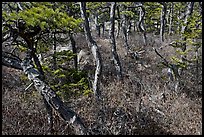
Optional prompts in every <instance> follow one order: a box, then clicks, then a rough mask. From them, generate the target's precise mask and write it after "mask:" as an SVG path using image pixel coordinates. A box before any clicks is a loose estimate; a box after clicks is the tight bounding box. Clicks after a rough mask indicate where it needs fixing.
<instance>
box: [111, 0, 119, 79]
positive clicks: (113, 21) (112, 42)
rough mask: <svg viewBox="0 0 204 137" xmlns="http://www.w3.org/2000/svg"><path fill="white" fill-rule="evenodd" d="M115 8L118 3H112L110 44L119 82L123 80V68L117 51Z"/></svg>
mask: <svg viewBox="0 0 204 137" xmlns="http://www.w3.org/2000/svg"><path fill="white" fill-rule="evenodd" d="M115 8H116V2H111V10H110V25H111V26H110V32H109V35H110V40H111V41H110V43H111V45H112V47H111V51H112V55H113V61H114V64H115V69H116V72H117V77H118V79H119V80H122V67H121V63H120V60H119V56H118V53H117V51H116V42H115V34H114V30H115Z"/></svg>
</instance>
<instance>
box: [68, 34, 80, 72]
mask: <svg viewBox="0 0 204 137" xmlns="http://www.w3.org/2000/svg"><path fill="white" fill-rule="evenodd" d="M69 37H70V41H71V45H72V52H73V53H74V54H75V55H74V67H75V70H77V64H78V63H77V49H76V42H75V40H74V38H73V34H72V33H71V32H70V33H69Z"/></svg>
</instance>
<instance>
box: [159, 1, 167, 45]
mask: <svg viewBox="0 0 204 137" xmlns="http://www.w3.org/2000/svg"><path fill="white" fill-rule="evenodd" d="M161 4H162V11H161V18H160V41H161V42H163V41H164V29H165V24H166V13H167V5H166V3H165V2H161Z"/></svg>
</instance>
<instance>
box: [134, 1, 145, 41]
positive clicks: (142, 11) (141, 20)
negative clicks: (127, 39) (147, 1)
mask: <svg viewBox="0 0 204 137" xmlns="http://www.w3.org/2000/svg"><path fill="white" fill-rule="evenodd" d="M136 6H137V7H140V16H139V26H138V28H139V30H140V32H142V33H143V42H144V45H147V36H146V29H145V26H144V17H145V8H144V6H143V4H142V3H140V5H136Z"/></svg>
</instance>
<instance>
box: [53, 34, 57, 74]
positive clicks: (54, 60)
mask: <svg viewBox="0 0 204 137" xmlns="http://www.w3.org/2000/svg"><path fill="white" fill-rule="evenodd" d="M56 49H57V39H56V33H55V30H54V33H53V51H54V53H53V68H54V70H56V69H57V57H56Z"/></svg>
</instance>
